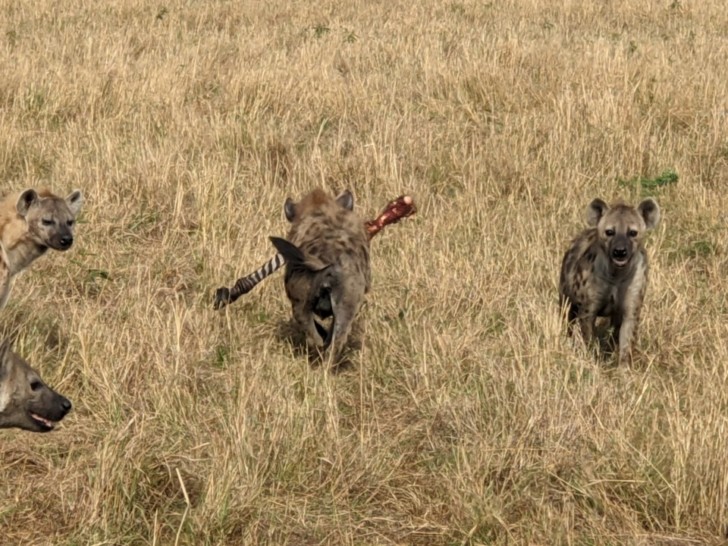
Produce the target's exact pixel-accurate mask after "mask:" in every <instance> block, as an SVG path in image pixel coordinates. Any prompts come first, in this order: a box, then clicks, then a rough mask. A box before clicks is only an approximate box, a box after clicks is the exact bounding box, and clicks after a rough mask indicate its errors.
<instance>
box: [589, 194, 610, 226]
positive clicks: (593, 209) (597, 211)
mask: <svg viewBox="0 0 728 546" xmlns="http://www.w3.org/2000/svg"><path fill="white" fill-rule="evenodd" d="M608 210H609V205H607V204H606V203H605V202H604V201H602V200H601V199H594V201H592V202H591V203H589V206H588V207H587V209H586V223H587V224H589V225H590V226H592V227H594V226H596V225H597V224H598V223H599V220H600V219H601V217H602V216H604V213H605V212H607V211H608Z"/></svg>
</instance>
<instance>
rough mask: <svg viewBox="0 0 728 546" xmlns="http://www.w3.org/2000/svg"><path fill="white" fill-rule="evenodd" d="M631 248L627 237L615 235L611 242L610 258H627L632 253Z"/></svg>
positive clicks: (619, 259)
mask: <svg viewBox="0 0 728 546" xmlns="http://www.w3.org/2000/svg"><path fill="white" fill-rule="evenodd" d="M631 250H632V248H631V245H630V242H629V239H627V237H616V238H615V239H614V241H613V243H612V258H614V260H615V261H623V260H628V259H629V257H630V255H631V253H632V252H631Z"/></svg>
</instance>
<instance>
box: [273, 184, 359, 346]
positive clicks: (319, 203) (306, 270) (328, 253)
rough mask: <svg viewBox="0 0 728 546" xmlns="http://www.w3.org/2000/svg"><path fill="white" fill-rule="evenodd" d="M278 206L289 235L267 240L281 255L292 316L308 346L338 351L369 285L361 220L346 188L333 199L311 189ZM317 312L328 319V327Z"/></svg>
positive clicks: (343, 343)
mask: <svg viewBox="0 0 728 546" xmlns="http://www.w3.org/2000/svg"><path fill="white" fill-rule="evenodd" d="M283 208H284V212H285V215H286V218H287V219H288V221H289V222H291V229H290V231H289V232H288V239H287V240H286V239H280V238H277V237H271V240H272V242H273V244H274V246H275V247H276V249H277V250H278V252H279V253H280V254H282V255H283V256H284V258H285V260H286V275H285V286H286V294H287V296H288V299H289V300H290V302H291V306H292V311H293V320H294V322H295V324H296V325H297V327H298V328H299V329H300V330H301V332H302V333H304V334H305V336H306V344H307V345H308V347H309V349H310V350H313V351H315V352H316V353H323V352H325V351H327V350H328V351H330V352H332V353H333V354H334V355H335V356H338V355H339V354H340V353H341V350H342V349H343V348H344V347H345V345H346V342H347V339H348V337H349V332H350V330H351V324H352V321H353V319H354V317H355V316H356V313H357V311H358V309H359V306H360V305H361V303H362V301H363V299H364V294H365V293H367V292H368V291H369V287H370V284H371V273H370V267H369V237H368V235H367V233H366V230H365V228H364V222H363V221H362V220H361V218H359V216H358V215H357V214H356V213H355V212H354V210H353V208H354V197H353V196H352V194H351V192H349V191H345V192H343V193H342V194H340V195H339V196H338V197H336V198H333V197H331V196H329V195H328V194H327V193H326V192H324V191H323V190H321V189H315V190H313V191H312V192H311V193H309V194H308V195H306V196H305V197H304V198H303V199H302V200H301V201H299V202H298V203H294V202H293V201H292V200H291V199H290V198H288V199H286V202H285V204H284V207H283ZM317 317H318V318H320V319H327V318H329V317H331V318H332V323H331V327H330V329H329V330H328V331H327V330H326V329H325V328H324V327H323V326H322V325H321V323H320V322H319V321H317V320H316V318H317Z"/></svg>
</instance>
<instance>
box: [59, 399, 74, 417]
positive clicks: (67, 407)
mask: <svg viewBox="0 0 728 546" xmlns="http://www.w3.org/2000/svg"><path fill="white" fill-rule="evenodd" d="M61 407H62V408H63V413H68V412H69V411H71V408H72V407H73V404H71V401H70V400H69V399H68V398H65V397H64V398H63V400H61Z"/></svg>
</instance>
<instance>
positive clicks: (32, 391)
mask: <svg viewBox="0 0 728 546" xmlns="http://www.w3.org/2000/svg"><path fill="white" fill-rule="evenodd" d="M69 411H71V402H70V401H69V400H68V398H66V397H65V396H61V395H60V394H58V393H57V392H56V391H54V390H53V389H51V388H50V387H49V386H48V385H46V384H45V383H43V380H42V379H41V378H40V376H39V375H38V372H36V371H35V370H34V369H33V368H31V367H30V365H29V364H28V363H27V362H26V361H25V360H23V359H22V358H20V357H19V356H18V355H16V354H15V353H14V352H13V351H11V350H10V342H9V341H7V340H6V341H4V342H3V343H2V345H0V428H22V429H25V430H29V431H31V432H49V431H51V430H53V427H54V426H55V423H56V422H58V421H60V420H61V419H63V418H64V417H65V416H66V414H67V413H68V412H69Z"/></svg>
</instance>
